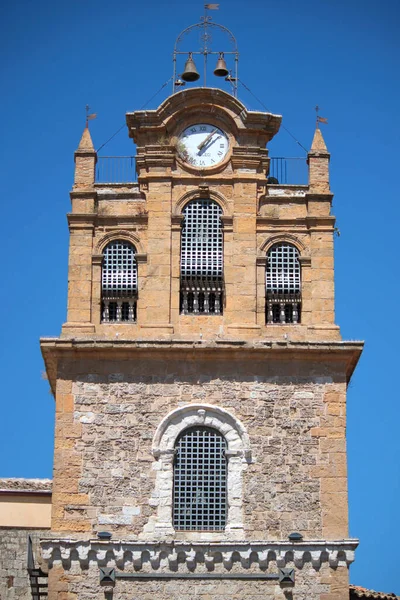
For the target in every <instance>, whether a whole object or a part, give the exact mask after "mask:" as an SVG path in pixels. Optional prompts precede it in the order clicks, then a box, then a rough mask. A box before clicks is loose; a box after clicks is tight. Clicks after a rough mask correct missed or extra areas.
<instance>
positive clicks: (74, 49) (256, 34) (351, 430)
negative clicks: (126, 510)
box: [0, 0, 400, 594]
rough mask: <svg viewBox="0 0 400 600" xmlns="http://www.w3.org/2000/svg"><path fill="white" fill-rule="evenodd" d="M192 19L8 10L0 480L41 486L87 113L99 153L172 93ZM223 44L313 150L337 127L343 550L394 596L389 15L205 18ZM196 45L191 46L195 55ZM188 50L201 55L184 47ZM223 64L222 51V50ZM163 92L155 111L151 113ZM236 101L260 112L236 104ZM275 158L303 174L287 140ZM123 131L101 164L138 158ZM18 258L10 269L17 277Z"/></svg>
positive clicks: (381, 6) (171, 13)
mask: <svg viewBox="0 0 400 600" xmlns="http://www.w3.org/2000/svg"><path fill="white" fill-rule="evenodd" d="M202 12H203V9H202V4H201V2H199V3H197V2H196V3H193V2H191V3H188V2H183V1H177V2H168V3H164V2H161V1H159V0H157V1H149V2H137V1H134V0H133V1H132V0H130V1H128V0H116V1H115V2H114V3H109V2H105V1H104V0H96V2H95V1H94V0H85V2H83V1H78V0H69V1H68V2H65V3H61V2H54V1H52V2H50V1H47V0H42V1H41V2H29V1H28V0H21V1H20V2H15V3H11V2H10V1H8V2H4V3H3V4H2V6H1V8H0V23H1V25H0V27H1V35H0V46H1V48H0V49H1V56H2V58H3V60H2V61H1V67H0V68H1V81H2V83H3V93H2V95H1V97H0V103H1V107H2V114H3V123H2V140H3V143H2V144H1V148H0V153H1V166H2V172H3V176H2V184H1V191H2V197H3V202H2V219H3V233H2V244H3V250H2V255H3V259H5V260H3V263H2V273H3V275H2V284H3V290H2V301H3V304H4V310H3V313H2V314H3V319H2V320H3V324H2V333H3V344H2V347H1V353H2V360H1V364H2V367H3V376H2V381H3V386H2V387H3V403H2V415H1V433H2V435H1V438H0V450H1V456H2V466H1V471H0V475H1V476H3V477H6V476H8V477H12V476H19V477H50V476H51V469H52V439H53V420H54V412H53V411H54V402H53V399H52V397H51V395H50V394H49V392H48V384H47V382H46V381H45V380H43V379H42V376H41V373H42V371H43V363H42V359H41V355H40V351H39V343H38V340H39V337H40V336H48V335H57V334H58V333H59V332H60V327H61V324H62V323H63V322H64V320H65V307H66V289H67V249H68V230H67V224H66V218H65V213H66V212H68V210H69V208H70V201H69V196H68V192H69V190H70V188H71V185H72V178H73V166H74V163H73V152H74V150H75V148H76V146H77V144H78V142H79V139H80V136H81V133H82V129H83V126H84V115H85V105H86V104H89V105H90V106H91V107H92V110H93V111H95V112H96V113H97V114H98V118H97V120H95V121H93V122H92V123H91V131H92V136H93V139H94V143H95V145H96V147H99V146H100V145H101V144H103V143H104V142H105V141H106V140H107V139H108V138H109V137H110V136H111V135H112V134H113V133H114V132H115V131H116V130H117V129H118V128H119V127H121V125H123V123H124V119H125V112H127V111H131V110H135V109H138V108H141V107H143V105H145V103H146V101H148V100H149V99H150V98H151V97H152V96H153V95H154V94H155V93H156V92H157V90H159V88H160V87H161V86H162V84H163V83H164V82H166V81H167V80H168V79H169V78H170V77H171V75H172V62H171V54H172V49H173V44H174V41H175V38H176V36H177V35H178V33H179V32H180V31H181V30H182V29H184V28H185V27H187V26H188V25H190V24H192V23H195V22H197V21H198V19H199V17H200V15H201V14H202ZM211 15H212V17H213V18H214V20H215V21H216V22H220V23H222V24H224V25H225V26H226V27H228V28H230V29H231V30H232V31H233V33H234V34H235V36H236V37H237V41H238V45H239V51H240V78H241V79H242V81H243V82H244V83H245V84H246V85H247V86H248V87H249V88H250V89H251V90H252V92H253V94H255V96H256V97H258V98H260V99H261V101H262V102H263V104H264V105H265V106H266V107H267V108H268V109H269V110H271V111H272V112H275V113H279V114H282V115H283V124H284V125H285V127H287V128H288V129H289V130H290V131H291V132H292V133H293V135H294V136H295V137H296V138H297V139H298V140H299V141H300V142H301V144H303V146H305V147H306V148H308V147H309V145H310V143H311V139H312V135H313V130H314V124H315V112H314V106H315V105H316V104H319V106H320V107H321V114H322V116H324V117H327V118H328V119H329V124H328V125H327V126H324V129H323V133H324V136H325V139H326V142H327V145H328V148H329V150H330V152H331V154H332V161H331V181H332V189H333V191H334V193H335V199H334V206H333V212H334V214H335V215H336V217H337V226H338V228H339V229H340V232H341V235H340V237H339V238H337V240H336V309H337V323H338V324H339V325H340V326H341V328H342V334H343V337H344V338H345V339H351V340H354V339H357V340H358V339H365V340H366V347H365V351H364V355H363V357H362V359H361V362H360V364H359V366H358V369H357V371H356V373H355V375H354V377H353V380H352V382H351V385H350V388H349V394H348V451H349V493H350V533H351V535H352V536H356V537H359V538H360V539H361V544H360V547H359V549H358V551H357V560H356V562H355V564H354V565H353V566H352V569H351V580H352V582H353V583H356V584H358V585H363V586H366V587H370V588H374V589H378V590H384V591H394V592H397V593H398V594H400V584H399V581H398V576H397V573H396V568H394V562H393V561H394V560H396V559H395V556H396V554H395V549H397V540H396V535H395V534H394V533H393V532H394V531H395V530H396V529H395V528H396V525H397V516H398V508H399V505H398V498H399V492H400V489H399V488H400V476H399V454H400V453H399V450H400V443H399V438H400V436H399V435H398V422H397V414H398V410H397V405H398V401H399V392H398V380H397V373H398V372H397V369H398V354H399V353H398V334H399V327H398V322H399V317H398V313H399V292H400V286H399V259H398V248H397V241H396V240H397V235H398V224H399V218H400V214H399V212H400V211H399V200H398V195H399V193H398V183H397V176H398V164H397V163H398V160H399V152H398V146H399V141H400V140H399V137H400V135H399V133H400V127H399V120H400V119H399V111H398V105H399V94H400V83H399V77H398V73H399V56H400V47H399V35H398V31H399V16H400V4H399V2H398V0H382V1H381V2H377V1H375V0H374V1H373V0H363V1H362V2H361V1H360V0H303V1H302V2H299V1H298V0H281V1H280V2H264V1H261V0H248V1H247V2H239V1H237V0H230V1H225V2H221V4H220V10H219V11H218V12H213V13H211ZM196 41H197V40H195V42H196ZM194 45H195V44H194ZM218 50H219V48H218ZM169 93H170V86H168V87H165V88H164V89H163V90H162V92H161V93H160V94H159V95H158V96H157V97H156V98H155V99H154V100H152V101H151V102H150V103H149V104H148V105H147V107H148V108H155V106H156V105H157V104H159V103H160V102H161V101H162V100H163V99H164V98H165V97H166V95H168V94H169ZM239 98H240V99H241V100H242V101H243V102H244V103H245V105H246V106H247V107H248V108H249V109H256V110H262V106H260V104H258V103H257V101H256V100H255V98H254V96H252V95H251V94H249V93H248V92H247V91H246V90H245V88H243V87H241V88H240V89H239ZM270 150H271V155H272V156H302V155H303V151H302V149H301V148H300V146H299V145H297V144H296V143H295V142H294V141H293V139H292V138H291V137H290V136H289V135H288V134H287V133H286V132H285V131H281V133H280V134H279V136H278V137H277V139H276V140H275V141H273V143H272V144H271V147H270ZM133 151H134V148H133V146H132V141H131V140H129V139H128V137H127V134H126V130H123V131H122V132H120V133H119V134H118V135H117V136H116V137H115V138H114V139H113V140H112V142H110V143H109V144H108V145H106V147H105V148H103V150H102V151H101V154H103V155H113V154H115V155H126V154H128V155H129V154H133ZM10 257H12V259H11V260H10Z"/></svg>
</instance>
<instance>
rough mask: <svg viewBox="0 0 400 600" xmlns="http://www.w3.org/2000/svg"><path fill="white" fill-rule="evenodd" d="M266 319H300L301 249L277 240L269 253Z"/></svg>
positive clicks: (297, 320) (279, 320)
mask: <svg viewBox="0 0 400 600" xmlns="http://www.w3.org/2000/svg"><path fill="white" fill-rule="evenodd" d="M265 286H266V321H267V323H293V324H296V323H299V322H300V308H301V275H300V262H299V251H298V250H297V248H295V246H292V245H291V244H285V243H281V244H275V245H274V246H272V248H271V249H270V250H269V252H268V254H267V266H266V271H265Z"/></svg>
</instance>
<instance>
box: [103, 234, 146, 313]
mask: <svg viewBox="0 0 400 600" xmlns="http://www.w3.org/2000/svg"><path fill="white" fill-rule="evenodd" d="M101 288H102V292H101V295H102V309H101V314H102V322H103V323H108V322H113V323H115V322H117V323H118V322H124V321H136V297H137V265H136V258H135V248H134V246H132V244H130V243H129V242H126V241H124V240H115V241H113V242H111V243H110V244H108V246H107V247H106V248H105V250H104V254H103V266H102V273H101Z"/></svg>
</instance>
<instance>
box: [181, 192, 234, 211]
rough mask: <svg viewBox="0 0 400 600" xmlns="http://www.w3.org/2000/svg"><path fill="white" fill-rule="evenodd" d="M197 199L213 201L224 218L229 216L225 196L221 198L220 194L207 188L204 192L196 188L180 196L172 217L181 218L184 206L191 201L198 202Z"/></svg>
mask: <svg viewBox="0 0 400 600" xmlns="http://www.w3.org/2000/svg"><path fill="white" fill-rule="evenodd" d="M199 198H204V199H209V200H214V202H216V203H217V204H219V206H220V207H221V209H222V213H223V215H224V216H227V215H228V216H231V213H230V209H229V204H228V201H227V200H226V198H225V196H223V195H222V194H221V193H220V192H217V191H216V190H211V189H209V188H207V189H206V190H204V189H203V188H198V189H195V190H191V191H190V192H186V193H185V194H183V196H181V197H180V198H179V200H178V201H177V202H176V203H175V205H174V207H173V209H172V215H173V216H175V217H178V216H181V215H182V212H183V209H184V208H185V206H186V204H188V203H189V202H190V201H191V200H198V199H199Z"/></svg>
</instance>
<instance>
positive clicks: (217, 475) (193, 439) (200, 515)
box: [173, 426, 227, 531]
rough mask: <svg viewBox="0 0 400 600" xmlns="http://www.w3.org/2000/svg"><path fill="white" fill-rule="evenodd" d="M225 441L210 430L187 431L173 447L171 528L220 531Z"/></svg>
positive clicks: (224, 495) (223, 514) (224, 511)
mask: <svg viewBox="0 0 400 600" xmlns="http://www.w3.org/2000/svg"><path fill="white" fill-rule="evenodd" d="M225 450H226V441H225V438H224V437H223V436H222V435H221V434H220V433H219V432H218V431H216V430H215V429H212V428H209V427H202V426H199V427H191V428H190V429H186V430H185V431H184V432H183V433H182V434H181V436H180V437H179V438H178V441H177V443H176V445H175V460H174V491H173V500H174V508H173V511H174V527H175V529H176V530H178V531H220V530H223V529H224V528H225V525H226V515H227V489H226V482H227V460H226V457H225Z"/></svg>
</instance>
